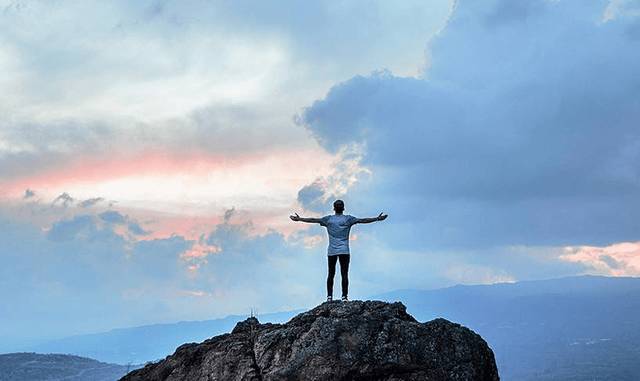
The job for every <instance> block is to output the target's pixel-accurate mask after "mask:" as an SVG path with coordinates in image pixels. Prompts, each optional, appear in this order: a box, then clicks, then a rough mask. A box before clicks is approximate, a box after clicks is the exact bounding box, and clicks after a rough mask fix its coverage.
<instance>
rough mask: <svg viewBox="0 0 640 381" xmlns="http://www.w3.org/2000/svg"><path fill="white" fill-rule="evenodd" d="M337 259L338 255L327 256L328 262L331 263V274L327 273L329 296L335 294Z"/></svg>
mask: <svg viewBox="0 0 640 381" xmlns="http://www.w3.org/2000/svg"><path fill="white" fill-rule="evenodd" d="M337 260H338V256H337V255H329V256H327V263H328V264H329V274H328V275H327V296H333V277H334V276H335V275H336V261H337Z"/></svg>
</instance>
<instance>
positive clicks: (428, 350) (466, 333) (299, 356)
mask: <svg viewBox="0 0 640 381" xmlns="http://www.w3.org/2000/svg"><path fill="white" fill-rule="evenodd" d="M498 379H499V378H498V370H497V368H496V363H495V359H494V356H493V352H492V351H491V349H490V348H489V346H488V345H487V343H486V342H485V341H484V340H483V339H482V338H481V337H480V336H479V335H478V334H476V333H474V332H473V331H471V330H470V329H468V328H465V327H462V326H460V325H458V324H454V323H451V322H449V321H447V320H444V319H436V320H432V321H430V322H427V323H419V322H417V321H416V320H415V319H414V318H413V317H412V316H411V315H409V314H408V313H407V312H406V308H405V306H404V305H403V304H401V303H393V304H389V303H384V302H378V301H366V302H362V301H352V302H347V303H343V302H330V303H324V304H321V305H320V306H318V307H316V308H314V309H312V310H310V311H308V312H305V313H302V314H300V315H298V316H296V317H294V318H293V319H291V320H290V321H289V322H288V323H286V324H260V323H259V322H258V320H257V319H256V318H249V319H247V320H245V321H243V322H240V323H238V324H237V325H236V327H235V328H234V329H233V331H232V332H231V333H228V334H224V335H220V336H216V337H214V338H211V339H209V340H206V341H204V342H203V343H201V344H185V345H182V346H180V347H179V348H178V349H177V350H176V352H175V353H174V354H173V355H171V356H168V357H167V358H166V359H164V360H162V361H160V362H158V363H155V364H149V365H147V366H145V367H144V368H142V369H138V370H136V371H133V372H131V373H129V374H128V375H127V376H125V377H124V378H122V380H125V381H138V380H145V381H152V380H153V381H155V380H158V381H160V380H163V381H177V380H185V381H186V380H189V381H212V380H474V381H484V380H498Z"/></svg>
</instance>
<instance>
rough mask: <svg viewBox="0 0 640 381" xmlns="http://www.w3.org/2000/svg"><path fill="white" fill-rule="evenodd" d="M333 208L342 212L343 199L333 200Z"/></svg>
mask: <svg viewBox="0 0 640 381" xmlns="http://www.w3.org/2000/svg"><path fill="white" fill-rule="evenodd" d="M333 210H335V211H336V212H344V201H342V200H335V201H334V202H333Z"/></svg>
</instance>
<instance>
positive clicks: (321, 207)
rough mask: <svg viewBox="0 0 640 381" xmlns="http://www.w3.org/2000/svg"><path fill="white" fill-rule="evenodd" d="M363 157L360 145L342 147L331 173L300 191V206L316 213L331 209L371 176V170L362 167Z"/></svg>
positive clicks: (298, 198)
mask: <svg viewBox="0 0 640 381" xmlns="http://www.w3.org/2000/svg"><path fill="white" fill-rule="evenodd" d="M362 156H363V153H362V147H360V146H359V145H356V144H353V145H347V146H344V147H342V148H341V149H340V150H339V151H338V152H337V158H336V160H335V161H334V163H333V164H332V169H331V172H330V173H329V174H328V175H326V176H323V177H319V178H317V179H315V180H314V181H313V182H312V183H311V184H308V185H305V186H304V187H302V188H301V189H300V190H299V191H298V197H297V200H298V202H299V203H300V205H302V207H303V208H305V209H307V210H310V211H314V212H321V211H326V210H328V209H331V204H332V203H333V201H334V200H335V199H337V198H340V197H343V196H344V195H345V194H347V192H348V190H349V188H350V187H352V186H353V185H354V184H355V183H356V182H358V181H359V180H360V181H362V180H363V179H365V178H366V177H367V176H369V175H370V174H371V172H370V171H369V169H367V168H366V167H364V166H362V165H360V162H361V161H362Z"/></svg>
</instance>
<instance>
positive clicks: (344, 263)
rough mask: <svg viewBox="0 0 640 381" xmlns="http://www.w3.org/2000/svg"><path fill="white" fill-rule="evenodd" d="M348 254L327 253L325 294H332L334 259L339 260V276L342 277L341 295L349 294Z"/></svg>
mask: <svg viewBox="0 0 640 381" xmlns="http://www.w3.org/2000/svg"><path fill="white" fill-rule="evenodd" d="M350 258H351V256H350V255H349V254H338V255H329V256H328V257H327V259H328V261H329V275H328V276H327V296H333V277H334V276H335V275H336V261H337V260H338V259H339V260H340V277H341V278H342V296H347V295H348V294H349V275H348V274H349V259H350Z"/></svg>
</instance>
